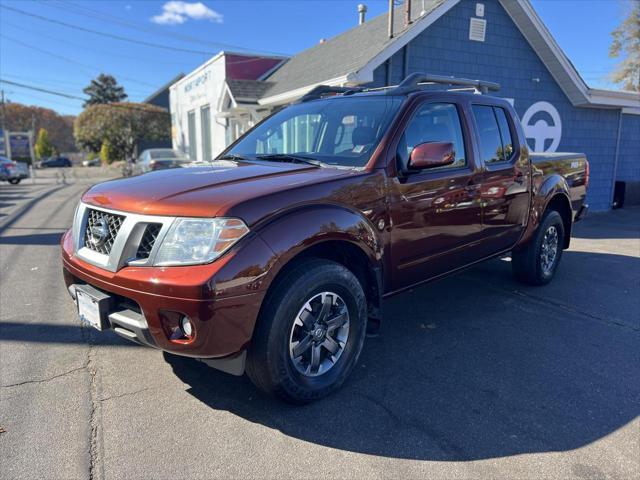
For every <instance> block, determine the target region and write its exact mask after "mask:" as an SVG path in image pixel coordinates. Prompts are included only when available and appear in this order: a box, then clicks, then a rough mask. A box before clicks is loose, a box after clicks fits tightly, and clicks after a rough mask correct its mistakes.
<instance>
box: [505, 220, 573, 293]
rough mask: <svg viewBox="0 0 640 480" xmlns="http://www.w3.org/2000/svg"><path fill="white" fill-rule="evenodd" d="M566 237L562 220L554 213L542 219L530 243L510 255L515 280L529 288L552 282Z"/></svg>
mask: <svg viewBox="0 0 640 480" xmlns="http://www.w3.org/2000/svg"><path fill="white" fill-rule="evenodd" d="M564 235H565V233H564V222H563V221H562V217H561V216H560V214H559V213H558V212H556V211H555V210H550V211H549V212H547V213H546V214H545V215H544V217H543V218H542V222H541V223H540V225H539V226H538V229H537V230H536V233H535V234H534V236H533V238H532V239H531V240H530V241H529V244H528V245H527V246H526V247H525V248H524V249H522V250H519V251H517V252H516V251H514V252H512V254H511V265H512V268H513V273H514V275H515V277H516V279H518V280H519V281H521V282H523V283H528V284H529V285H544V284H546V283H549V282H550V281H551V280H552V279H553V277H554V275H555V273H556V269H557V268H558V264H559V263H560V258H561V257H562V247H563V245H564Z"/></svg>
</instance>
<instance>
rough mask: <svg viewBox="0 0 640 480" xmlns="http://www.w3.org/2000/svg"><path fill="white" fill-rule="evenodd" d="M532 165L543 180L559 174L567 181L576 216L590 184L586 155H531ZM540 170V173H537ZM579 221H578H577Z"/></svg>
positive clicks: (563, 153)
mask: <svg viewBox="0 0 640 480" xmlns="http://www.w3.org/2000/svg"><path fill="white" fill-rule="evenodd" d="M529 156H530V158H531V165H532V167H533V170H534V172H533V173H534V175H535V174H536V173H538V174H539V173H541V174H542V178H546V177H548V176H551V175H554V174H557V175H560V176H562V177H564V179H565V180H566V181H567V186H568V187H569V196H570V198H571V208H572V210H573V213H574V216H575V215H576V214H577V213H578V212H579V211H580V209H581V207H582V206H583V205H584V200H585V197H586V194H587V185H588V182H589V167H588V162H587V157H586V155H585V154H584V153H565V152H562V153H531V154H530V155H529ZM536 170H538V172H536ZM576 220H577V219H576Z"/></svg>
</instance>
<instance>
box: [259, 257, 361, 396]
mask: <svg viewBox="0 0 640 480" xmlns="http://www.w3.org/2000/svg"><path fill="white" fill-rule="evenodd" d="M265 302H267V303H266V308H265V309H264V311H263V312H262V314H261V318H260V319H259V321H258V325H257V326H256V331H255V333H254V338H253V341H252V344H251V347H250V348H249V351H248V356H247V375H248V376H249V378H250V379H251V381H252V382H253V383H254V384H255V385H256V386H257V387H258V388H260V389H261V390H263V391H265V392H267V393H269V394H271V395H275V396H277V397H279V398H281V399H283V400H285V401H287V402H290V403H297V404H303V403H308V402H311V401H314V400H318V399H320V398H322V397H324V396H326V395H329V394H330V393H331V392H333V391H335V390H336V389H338V388H339V387H340V386H341V385H342V384H343V383H344V381H345V380H346V378H347V377H348V376H349V374H350V373H351V371H352V370H353V368H354V367H355V365H356V362H357V361H358V357H359V356H360V352H361V351H362V346H363V343H364V338H365V334H366V319H367V306H366V305H367V303H366V298H365V295H364V291H363V289H362V286H361V285H360V282H359V281H358V279H357V278H356V276H355V275H354V274H353V273H352V272H351V271H350V270H349V269H347V268H345V267H344V266H342V265H340V264H338V263H335V262H332V261H328V260H315V259H313V260H307V261H305V262H303V263H301V264H299V265H298V266H297V267H295V268H294V269H292V270H291V271H290V272H288V273H287V274H285V276H284V277H283V278H282V279H280V281H279V282H278V284H277V285H276V286H275V290H274V291H273V292H272V293H271V294H270V295H269V296H268V298H267V299H265Z"/></svg>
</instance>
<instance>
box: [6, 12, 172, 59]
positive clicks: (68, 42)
mask: <svg viewBox="0 0 640 480" xmlns="http://www.w3.org/2000/svg"><path fill="white" fill-rule="evenodd" d="M2 23H3V24H4V25H8V26H10V27H14V28H16V29H19V30H20V32H21V33H22V32H25V31H26V32H31V33H32V34H34V35H39V36H41V37H44V38H48V39H50V40H53V41H55V42H60V43H66V44H67V45H71V46H73V47H75V48H81V49H83V50H89V51H91V52H94V53H103V54H106V55H113V56H117V57H122V58H128V59H129V60H135V61H137V62H144V61H147V62H150V63H164V64H167V65H184V62H167V61H163V60H156V59H152V58H150V57H132V56H130V55H123V54H122V53H119V52H113V51H107V50H100V49H96V48H93V47H88V46H86V45H81V44H79V43H76V42H70V41H69V40H63V39H61V38H58V37H54V36H52V35H48V34H46V33H42V32H41V31H39V30H33V29H29V28H24V27H23V26H22V25H16V24H15V23H12V22H7V21H6V20H3V21H2Z"/></svg>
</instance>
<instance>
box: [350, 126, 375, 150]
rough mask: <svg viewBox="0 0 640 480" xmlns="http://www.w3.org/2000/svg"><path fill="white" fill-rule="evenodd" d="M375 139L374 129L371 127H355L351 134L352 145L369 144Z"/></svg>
mask: <svg viewBox="0 0 640 480" xmlns="http://www.w3.org/2000/svg"><path fill="white" fill-rule="evenodd" d="M375 139H376V131H375V130H374V129H373V128H372V127H356V128H355V129H354V130H353V133H352V134H351V141H352V143H353V145H354V146H355V145H370V144H372V143H373V142H374V141H375Z"/></svg>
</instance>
